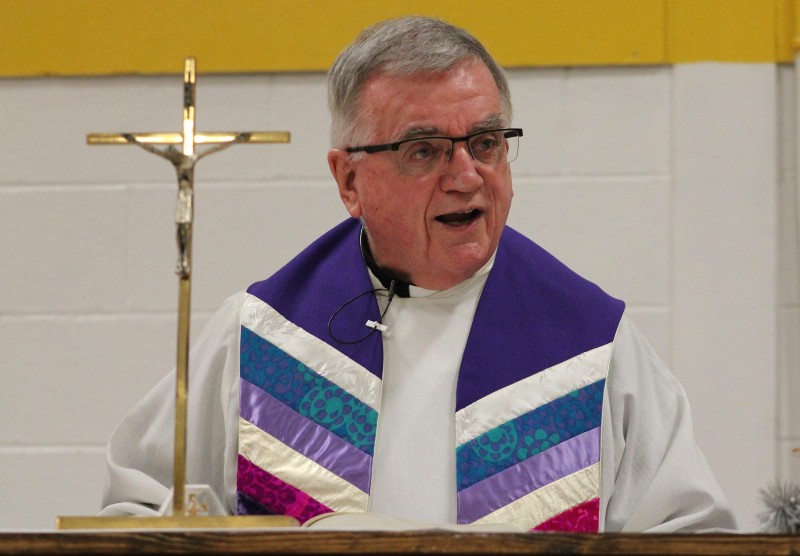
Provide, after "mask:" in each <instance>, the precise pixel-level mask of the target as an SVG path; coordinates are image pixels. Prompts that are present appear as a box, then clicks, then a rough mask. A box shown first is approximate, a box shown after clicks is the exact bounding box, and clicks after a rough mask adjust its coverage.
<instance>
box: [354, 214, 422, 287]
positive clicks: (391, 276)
mask: <svg viewBox="0 0 800 556" xmlns="http://www.w3.org/2000/svg"><path fill="white" fill-rule="evenodd" d="M361 255H362V256H363V257H364V262H365V263H367V266H368V267H369V269H370V270H371V271H372V274H374V275H375V278H377V279H378V280H379V281H380V283H381V285H383V287H384V288H386V289H387V290H388V289H390V288H391V286H392V282H394V293H395V295H397V296H398V297H409V293H408V286H409V285H411V281H410V280H409V279H408V276H407V275H406V274H404V273H402V272H400V271H397V270H394V269H391V268H386V267H382V266H380V265H379V264H378V262H377V261H376V260H375V257H374V256H373V255H372V250H371V249H370V247H369V241H368V240H367V233H366V232H365V231H364V228H362V229H361Z"/></svg>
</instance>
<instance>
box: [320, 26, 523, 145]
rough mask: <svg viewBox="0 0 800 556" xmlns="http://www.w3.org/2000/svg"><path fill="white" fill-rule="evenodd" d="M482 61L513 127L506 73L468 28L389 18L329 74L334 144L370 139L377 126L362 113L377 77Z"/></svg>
mask: <svg viewBox="0 0 800 556" xmlns="http://www.w3.org/2000/svg"><path fill="white" fill-rule="evenodd" d="M470 58H472V59H475V60H480V61H481V62H483V63H484V64H486V67H487V68H488V69H489V71H490V72H491V74H492V77H493V78H494V82H495V83H496V84H497V89H498V91H499V93H500V104H501V110H502V112H503V116H504V117H505V118H506V119H507V120H508V123H510V122H511V93H510V92H509V90H508V82H507V81H506V76H505V72H504V71H503V69H502V68H501V67H500V65H499V64H498V63H497V62H496V61H495V60H494V58H492V56H491V55H490V54H489V53H488V52H487V51H486V49H485V48H484V47H483V45H482V44H481V43H480V42H479V41H478V39H476V38H475V37H473V36H472V35H471V34H470V33H468V32H467V31H465V30H464V29H460V28H458V27H454V26H453V25H451V24H449V23H447V22H445V21H442V20H440V19H434V18H429V17H418V16H411V17H402V18H397V19H389V20H387V21H383V22H381V23H378V24H376V25H373V26H372V27H368V28H367V29H365V30H364V31H362V33H361V34H360V35H359V36H358V37H357V38H356V40H354V41H353V42H352V43H351V44H350V45H349V46H348V47H347V48H345V49H344V50H343V51H342V52H341V54H339V56H338V58H336V61H335V62H334V63H333V65H332V66H331V69H330V71H329V72H328V108H329V109H330V112H331V119H332V122H331V143H332V145H333V146H334V147H337V148H341V147H344V146H345V145H348V144H350V142H351V141H354V142H358V143H362V142H364V141H367V140H369V135H370V132H371V128H372V126H371V125H370V122H368V121H365V118H364V117H363V116H364V114H363V113H361V112H359V108H358V102H359V98H360V95H361V89H362V86H363V85H364V82H365V81H366V80H367V79H368V78H369V77H370V76H371V75H373V74H374V73H381V74H383V75H389V76H391V77H401V76H408V75H411V74H414V73H417V72H423V71H444V70H446V69H447V68H449V67H451V66H453V65H454V64H456V63H457V62H460V61H462V60H465V59H470Z"/></svg>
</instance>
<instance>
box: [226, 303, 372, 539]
mask: <svg viewBox="0 0 800 556" xmlns="http://www.w3.org/2000/svg"><path fill="white" fill-rule="evenodd" d="M240 347H241V353H240V394H239V398H240V419H239V466H238V474H237V500H238V509H237V513H238V514H240V515H241V514H279V515H288V516H292V517H295V518H297V519H298V520H299V521H300V522H301V523H302V522H305V521H307V520H308V519H310V518H312V517H314V516H316V515H319V514H322V513H327V512H330V511H351V512H364V511H366V510H367V507H368V499H369V486H370V477H371V466H372V454H373V448H374V442H375V425H376V423H377V418H378V403H379V400H380V380H379V379H377V377H375V376H374V375H372V374H371V373H369V372H368V371H367V370H366V369H364V368H363V367H361V366H360V365H358V364H357V363H355V362H354V361H352V360H350V359H348V358H347V357H345V356H344V355H342V354H341V353H339V352H338V351H336V350H335V349H333V348H332V347H330V346H328V345H327V344H325V343H324V342H322V341H320V340H319V339H317V338H315V337H313V336H311V335H309V334H308V333H306V332H305V331H304V330H302V329H300V328H298V327H297V326H295V325H294V324H292V323H291V322H289V321H287V320H286V319H284V318H283V317H282V316H281V315H280V314H279V313H277V312H276V311H275V310H274V309H272V308H271V307H270V306H269V305H267V304H266V303H264V302H263V301H261V300H260V299H258V298H256V297H254V296H249V297H248V298H247V300H246V301H245V303H244V306H243V309H242V329H241V341H240Z"/></svg>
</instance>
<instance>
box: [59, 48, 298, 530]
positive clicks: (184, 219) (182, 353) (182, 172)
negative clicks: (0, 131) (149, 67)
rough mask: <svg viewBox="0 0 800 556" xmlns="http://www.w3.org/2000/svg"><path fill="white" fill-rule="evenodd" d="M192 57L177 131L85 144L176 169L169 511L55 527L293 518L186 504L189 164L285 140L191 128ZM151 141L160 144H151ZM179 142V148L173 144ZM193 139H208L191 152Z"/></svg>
mask: <svg viewBox="0 0 800 556" xmlns="http://www.w3.org/2000/svg"><path fill="white" fill-rule="evenodd" d="M195 89H196V70H195V59H194V58H186V60H185V65H184V72H183V131H182V133H174V132H156V133H90V134H89V135H87V136H86V142H87V143H88V144H89V145H130V144H133V145H137V146H139V147H141V148H143V149H145V150H146V151H148V152H151V153H153V154H156V155H158V156H160V157H162V158H165V159H167V160H169V161H170V162H171V163H172V165H173V166H174V167H175V170H176V172H177V175H178V201H177V207H176V210H175V225H176V226H177V242H178V264H177V268H176V273H177V274H178V277H179V288H178V349H177V365H176V375H177V376H176V384H175V456H174V462H173V465H174V467H173V495H172V500H173V502H172V515H171V516H164V517H153V518H141V517H136V518H125V517H63V516H62V517H59V518H57V521H56V523H57V527H58V528H59V529H107V528H114V529H127V528H137V529H139V528H151V527H152V528H164V527H169V528H172V527H215V528H216V527H275V526H292V525H296V523H297V522H296V521H295V520H294V519H292V518H286V517H283V516H240V517H230V516H223V517H219V516H195V515H193V514H194V511H193V509H192V508H186V507H185V506H186V490H185V487H186V429H187V426H186V425H187V404H186V402H187V392H188V388H189V316H190V305H191V291H192V225H193V220H194V207H193V202H192V201H193V197H194V166H195V164H196V163H197V161H198V160H200V159H201V158H203V157H205V156H208V155H209V154H212V153H215V152H219V151H221V150H222V149H226V148H228V147H230V146H232V145H235V144H237V143H288V142H289V138H290V136H289V132H288V131H231V132H213V133H204V132H197V131H196V130H195ZM156 145H166V147H161V148H159V147H157V146H156ZM177 145H180V146H181V148H180V149H179V148H177ZM196 145H212V146H211V147H210V148H208V149H206V150H205V151H203V152H195V146H196Z"/></svg>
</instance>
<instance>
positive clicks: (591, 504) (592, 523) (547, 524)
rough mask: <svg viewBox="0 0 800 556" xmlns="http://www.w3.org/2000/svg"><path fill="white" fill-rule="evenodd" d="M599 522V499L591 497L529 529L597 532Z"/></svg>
mask: <svg viewBox="0 0 800 556" xmlns="http://www.w3.org/2000/svg"><path fill="white" fill-rule="evenodd" d="M599 524H600V499H599V498H592V499H591V500H587V501H586V502H583V503H581V504H578V505H577V506H574V507H572V508H570V509H568V510H566V511H564V512H561V513H560V514H558V515H556V516H553V517H551V518H550V519H548V520H547V521H543V522H542V523H540V524H539V525H537V526H536V527H534V528H533V529H531V531H562V532H565V533H597V532H598V531H599V530H600V529H599Z"/></svg>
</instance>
